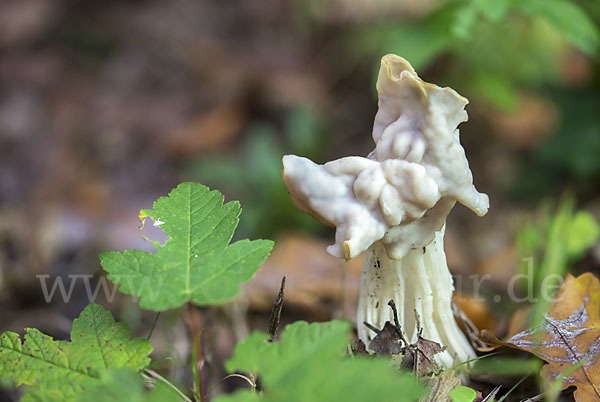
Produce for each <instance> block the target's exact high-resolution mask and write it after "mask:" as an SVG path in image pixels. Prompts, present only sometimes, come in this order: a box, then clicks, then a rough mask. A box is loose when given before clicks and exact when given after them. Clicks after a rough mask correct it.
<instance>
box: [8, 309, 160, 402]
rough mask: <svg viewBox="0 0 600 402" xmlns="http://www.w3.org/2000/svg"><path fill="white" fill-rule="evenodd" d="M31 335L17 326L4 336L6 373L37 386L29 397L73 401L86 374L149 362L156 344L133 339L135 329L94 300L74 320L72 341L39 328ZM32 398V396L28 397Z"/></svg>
mask: <svg viewBox="0 0 600 402" xmlns="http://www.w3.org/2000/svg"><path fill="white" fill-rule="evenodd" d="M24 338H25V340H24V342H23V343H21V339H20V336H19V335H18V334H16V333H14V332H5V333H3V334H2V337H1V338H0V376H1V377H6V378H10V379H12V380H13V381H14V383H15V384H16V385H17V386H21V385H25V386H27V387H28V388H30V389H31V392H29V393H30V394H31V395H30V396H28V397H27V399H28V400H60V401H71V400H74V398H75V397H76V396H77V395H78V394H79V393H81V392H82V391H83V389H84V387H83V382H84V381H85V380H97V379H98V378H100V376H101V374H102V373H103V372H104V371H106V370H109V369H117V368H121V367H128V368H131V369H133V370H139V369H141V368H143V367H145V366H146V365H147V364H148V363H149V362H150V358H149V357H148V355H149V354H150V352H152V345H151V344H150V342H148V341H146V340H145V339H130V334H129V329H128V328H127V325H125V324H123V323H115V320H114V319H113V317H112V315H111V314H110V312H108V311H107V310H105V309H104V308H103V307H102V306H100V305H98V304H94V303H92V304H89V305H88V306H87V307H86V308H85V309H84V310H83V312H82V313H81V314H80V315H79V317H78V318H76V319H75V320H74V321H73V328H72V330H71V342H67V341H55V340H53V339H52V338H51V337H49V336H48V335H45V334H43V333H41V332H40V331H38V330H37V329H34V328H28V329H27V330H26V334H25V337H24ZM24 400H26V399H24Z"/></svg>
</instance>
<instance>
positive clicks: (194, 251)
mask: <svg viewBox="0 0 600 402" xmlns="http://www.w3.org/2000/svg"><path fill="white" fill-rule="evenodd" d="M153 207H154V209H152V210H145V209H144V210H142V211H140V220H142V222H143V221H144V220H145V219H146V218H147V217H150V218H152V219H153V220H154V225H155V226H160V227H161V228H162V229H163V230H164V231H165V233H166V234H167V235H168V236H169V239H168V240H167V242H166V243H165V244H164V245H161V244H159V243H158V242H153V244H154V247H155V248H156V249H157V252H156V253H147V252H144V251H141V250H125V251H124V252H116V251H112V252H107V253H102V254H100V263H101V264H102V267H103V268H104V269H105V270H106V271H107V272H108V273H109V275H108V278H109V279H110V280H111V281H113V282H115V283H118V284H119V285H120V290H121V291H122V292H125V293H128V294H132V295H134V296H139V297H140V301H139V304H140V307H143V308H146V309H150V310H155V311H163V310H167V309H169V308H176V307H180V306H182V305H183V304H184V303H185V302H187V301H191V302H193V303H195V304H198V305H209V304H217V303H221V302H225V301H227V300H229V299H231V298H233V297H234V296H236V295H237V294H238V292H239V286H240V285H241V284H242V283H244V282H247V281H248V280H250V279H251V278H252V277H253V276H254V274H255V273H256V271H258V268H259V267H260V265H261V264H262V263H263V262H264V261H265V259H266V258H267V256H268V255H269V252H270V251H271V248H272V247H273V242H272V241H270V240H253V241H250V240H241V241H238V242H235V243H233V244H229V242H230V241H231V238H232V237H233V232H234V230H235V228H236V227H237V224H238V221H239V215H240V213H241V208H240V204H239V202H237V201H232V202H229V203H227V204H223V195H222V194H221V193H220V192H218V191H216V190H213V191H211V190H210V189H209V188H208V187H206V186H203V185H202V184H199V183H182V184H180V185H179V186H178V187H177V188H176V189H174V190H172V191H171V193H170V194H169V196H168V197H161V198H159V199H158V200H157V201H156V202H154V206H153Z"/></svg>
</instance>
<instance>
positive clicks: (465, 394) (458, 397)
mask: <svg viewBox="0 0 600 402" xmlns="http://www.w3.org/2000/svg"><path fill="white" fill-rule="evenodd" d="M450 398H452V402H473V401H474V400H475V398H477V392H475V390H473V389H471V388H469V387H465V386H462V385H459V386H458V387H456V388H454V389H453V390H452V391H450Z"/></svg>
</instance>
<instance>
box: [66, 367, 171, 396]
mask: <svg viewBox="0 0 600 402" xmlns="http://www.w3.org/2000/svg"><path fill="white" fill-rule="evenodd" d="M85 385H86V390H85V393H83V394H80V395H79V399H78V400H77V401H78V402H88V401H94V402H180V401H181V397H180V396H179V395H177V392H175V391H174V390H173V389H171V388H169V387H168V386H167V385H165V384H164V383H162V382H160V381H159V382H156V383H155V384H154V387H153V389H151V390H144V381H143V379H142V377H141V376H140V374H139V373H136V372H135V371H133V370H129V369H125V368H120V369H117V370H110V371H106V372H104V373H103V374H102V377H101V378H100V381H94V383H90V384H89V385H88V384H87V383H86V384H85Z"/></svg>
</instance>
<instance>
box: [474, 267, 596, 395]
mask: <svg viewBox="0 0 600 402" xmlns="http://www.w3.org/2000/svg"><path fill="white" fill-rule="evenodd" d="M480 337H481V339H482V340H483V341H485V342H486V343H489V344H491V345H495V346H508V347H511V348H515V349H520V350H524V351H527V352H530V353H533V354H534V355H536V356H537V357H539V358H540V359H543V360H544V361H546V362H547V363H548V364H546V365H544V367H543V369H542V374H543V375H544V376H545V377H546V379H548V380H549V381H554V380H556V379H557V378H559V376H560V375H561V374H562V373H565V371H566V370H569V369H571V370H572V372H571V373H568V372H567V373H568V374H567V375H566V376H565V379H564V382H563V389H565V388H567V387H570V386H575V387H576V388H577V389H576V391H575V394H574V396H575V400H576V401H578V402H594V401H597V402H600V389H599V384H600V281H599V280H598V278H596V277H595V276H594V275H592V274H591V273H586V274H583V275H581V276H579V277H574V276H572V275H570V274H567V277H566V279H565V283H564V284H563V285H562V286H561V288H560V290H559V291H558V293H557V295H556V301H555V302H554V304H553V305H552V308H551V310H550V313H549V314H548V315H547V316H546V318H545V322H544V323H543V324H542V325H540V326H538V327H535V328H531V329H528V330H526V331H522V332H519V333H518V334H516V335H514V336H512V337H511V338H509V339H508V340H506V341H501V340H499V339H498V338H496V336H494V335H493V334H492V333H491V332H489V331H482V333H481V335H480ZM582 360H585V361H584V363H583V364H581V363H580V362H581V361H582ZM576 365H578V366H576Z"/></svg>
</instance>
